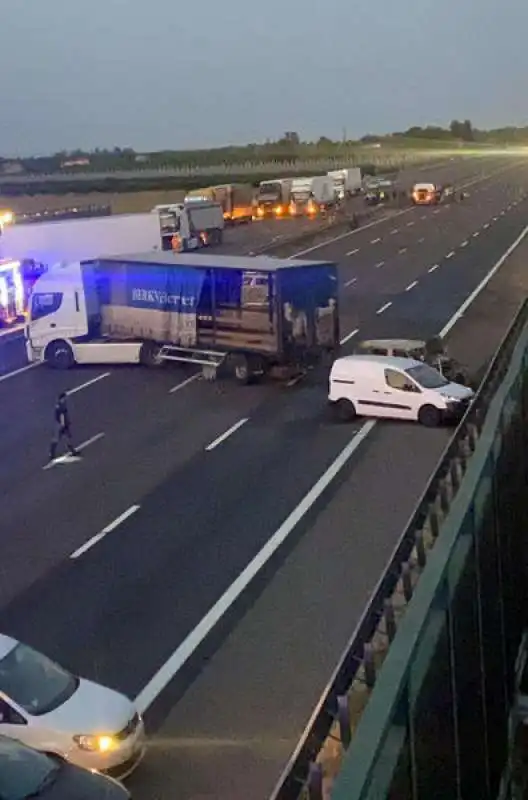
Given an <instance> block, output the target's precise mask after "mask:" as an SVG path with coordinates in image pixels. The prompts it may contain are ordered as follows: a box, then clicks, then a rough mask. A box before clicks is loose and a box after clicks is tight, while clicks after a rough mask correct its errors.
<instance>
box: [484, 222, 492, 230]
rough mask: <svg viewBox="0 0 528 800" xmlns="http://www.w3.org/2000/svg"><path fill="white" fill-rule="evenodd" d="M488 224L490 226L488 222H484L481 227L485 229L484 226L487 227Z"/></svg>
mask: <svg viewBox="0 0 528 800" xmlns="http://www.w3.org/2000/svg"><path fill="white" fill-rule="evenodd" d="M489 226H490V223H489V222H485V223H484V225H483V226H482V227H483V228H484V229H486V228H489Z"/></svg>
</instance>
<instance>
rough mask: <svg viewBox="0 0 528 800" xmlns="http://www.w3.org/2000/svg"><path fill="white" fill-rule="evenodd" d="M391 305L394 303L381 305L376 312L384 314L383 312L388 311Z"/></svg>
mask: <svg viewBox="0 0 528 800" xmlns="http://www.w3.org/2000/svg"><path fill="white" fill-rule="evenodd" d="M391 305H392V302H388V303H385V305H384V306H381V308H378V310H377V311H376V314H383V312H384V311H386V310H387V309H388V308H390V307H391Z"/></svg>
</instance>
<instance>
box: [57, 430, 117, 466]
mask: <svg viewBox="0 0 528 800" xmlns="http://www.w3.org/2000/svg"><path fill="white" fill-rule="evenodd" d="M103 436H104V433H96V434H95V436H90V438H89V439H86V441H85V442H81V444H78V445H77V447H76V448H75V449H76V450H77V452H78V453H82V451H83V450H86V448H87V447H90V445H91V444H95V442H98V441H99V439H102V438H103ZM76 461H77V459H76V458H75V456H71V455H70V454H69V453H65V454H64V455H63V456H59V457H58V458H55V459H54V460H53V461H50V462H49V464H46V465H45V466H44V467H42V469H43V470H47V469H52V468H53V467H56V466H57V465H58V464H73V463H75V462H76Z"/></svg>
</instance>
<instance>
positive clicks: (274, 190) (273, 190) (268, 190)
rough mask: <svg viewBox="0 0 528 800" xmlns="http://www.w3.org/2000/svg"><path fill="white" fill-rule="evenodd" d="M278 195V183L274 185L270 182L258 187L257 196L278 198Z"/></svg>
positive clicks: (279, 191) (279, 187) (279, 188)
mask: <svg viewBox="0 0 528 800" xmlns="http://www.w3.org/2000/svg"><path fill="white" fill-rule="evenodd" d="M280 193H281V185H280V183H276V182H275V181H270V182H269V183H261V184H260V186H259V194H272V195H274V196H277V197H278V196H279V195H280Z"/></svg>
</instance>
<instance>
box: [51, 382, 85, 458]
mask: <svg viewBox="0 0 528 800" xmlns="http://www.w3.org/2000/svg"><path fill="white" fill-rule="evenodd" d="M62 439H66V446H67V448H68V450H69V452H70V455H72V456H77V455H79V453H78V452H77V450H76V449H75V447H74V446H73V442H72V435H71V428H70V415H69V412H68V405H67V402H66V393H65V392H61V394H60V395H59V397H58V398H57V403H56V404H55V431H54V434H53V439H52V440H51V444H50V461H53V459H54V458H56V456H57V447H58V446H59V442H60V441H61V440H62Z"/></svg>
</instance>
